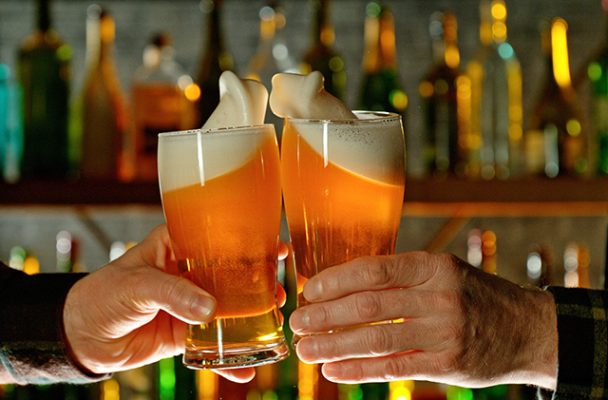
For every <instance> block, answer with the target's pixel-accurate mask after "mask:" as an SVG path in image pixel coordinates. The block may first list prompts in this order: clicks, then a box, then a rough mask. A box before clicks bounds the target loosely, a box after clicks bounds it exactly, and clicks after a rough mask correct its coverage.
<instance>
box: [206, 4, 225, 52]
mask: <svg viewBox="0 0 608 400" xmlns="http://www.w3.org/2000/svg"><path fill="white" fill-rule="evenodd" d="M203 3H204V12H205V13H206V14H207V15H206V19H207V51H212V52H218V53H219V52H221V51H223V49H224V41H223V37H222V27H221V7H222V1H221V0H203Z"/></svg>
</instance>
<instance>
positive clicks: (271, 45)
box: [245, 1, 298, 90]
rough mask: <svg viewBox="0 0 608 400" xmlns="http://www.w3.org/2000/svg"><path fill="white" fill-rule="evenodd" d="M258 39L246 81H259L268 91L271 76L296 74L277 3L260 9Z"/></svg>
mask: <svg viewBox="0 0 608 400" xmlns="http://www.w3.org/2000/svg"><path fill="white" fill-rule="evenodd" d="M259 16H260V38H259V41H258V47H257V49H256V51H255V53H254V54H253V56H252V57H251V59H250V60H249V63H248V65H247V73H246V74H245V76H246V77H247V78H248V79H255V80H257V81H260V82H262V83H263V84H264V86H266V87H267V88H268V89H269V90H270V87H271V79H272V76H273V75H274V74H276V73H278V72H298V67H297V64H296V62H295V61H294V59H293V57H292V56H291V54H290V52H289V48H288V47H287V43H286V41H285V37H284V35H283V30H284V29H285V26H286V23H287V20H286V18H285V13H284V12H283V8H282V7H281V5H280V4H279V2H278V1H268V2H267V4H266V5H265V6H264V7H262V8H261V9H260V12H259Z"/></svg>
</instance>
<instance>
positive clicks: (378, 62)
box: [363, 3, 397, 73]
mask: <svg viewBox="0 0 608 400" xmlns="http://www.w3.org/2000/svg"><path fill="white" fill-rule="evenodd" d="M371 4H375V5H376V6H377V4H376V3H371ZM368 7H369V6H368ZM372 7H374V6H372ZM363 68H364V70H365V71H366V72H367V73H373V72H377V71H380V70H384V69H391V70H394V69H396V68H397V47H396V40H395V25H394V20H393V15H392V13H391V12H390V11H388V10H386V9H381V8H380V6H378V8H377V9H374V8H372V9H371V10H370V9H369V8H368V16H367V18H366V20H365V55H364V58H363Z"/></svg>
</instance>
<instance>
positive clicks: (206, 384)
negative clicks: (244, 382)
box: [196, 370, 219, 400]
mask: <svg viewBox="0 0 608 400" xmlns="http://www.w3.org/2000/svg"><path fill="white" fill-rule="evenodd" d="M218 386H219V384H218V376H217V374H216V373H215V372H212V371H210V370H200V371H196V392H197V393H198V397H197V400H216V399H217V395H218Z"/></svg>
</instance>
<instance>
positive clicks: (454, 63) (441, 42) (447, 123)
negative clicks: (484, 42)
mask: <svg viewBox="0 0 608 400" xmlns="http://www.w3.org/2000/svg"><path fill="white" fill-rule="evenodd" d="M429 33H430V35H431V39H432V45H433V48H432V50H433V65H432V66H431V68H430V70H429V71H428V72H427V73H426V74H425V75H424V77H423V79H422V81H421V82H420V85H419V86H418V89H419V92H420V96H421V98H422V104H423V113H424V137H425V146H424V161H425V164H426V171H427V172H428V173H430V174H433V175H440V176H442V175H447V174H456V173H457V165H458V164H459V159H460V157H461V156H460V151H459V137H460V136H462V134H463V129H464V128H463V122H464V121H463V111H459V104H458V96H457V88H458V83H457V82H458V80H459V79H460V75H461V74H460V71H459V65H460V51H459V50H458V43H457V22H456V16H455V15H454V14H453V13H451V12H449V11H445V12H435V13H433V14H432V15H431V20H430V24H429ZM461 85H462V82H461Z"/></svg>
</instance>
